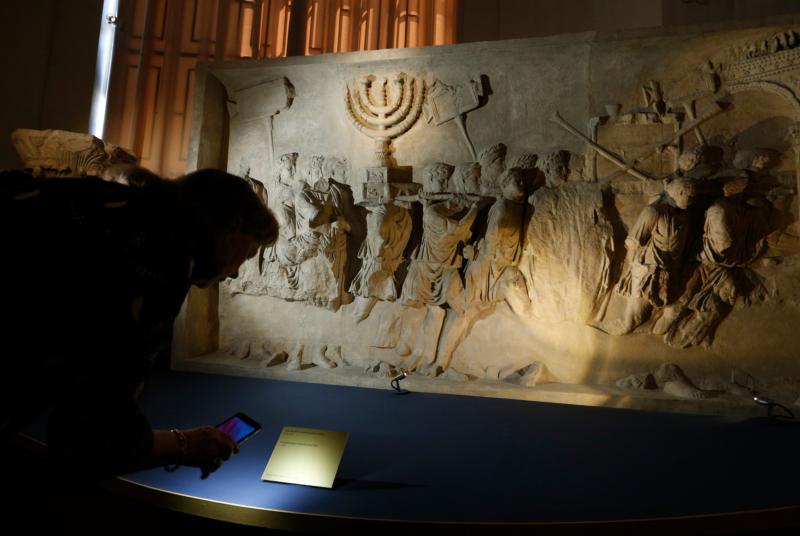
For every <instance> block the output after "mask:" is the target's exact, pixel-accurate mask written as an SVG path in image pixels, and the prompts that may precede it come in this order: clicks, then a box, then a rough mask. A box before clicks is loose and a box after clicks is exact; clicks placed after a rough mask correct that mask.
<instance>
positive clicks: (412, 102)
mask: <svg viewBox="0 0 800 536" xmlns="http://www.w3.org/2000/svg"><path fill="white" fill-rule="evenodd" d="M389 82H390V80H389V79H388V78H387V77H377V76H375V75H369V76H367V77H364V78H361V79H360V80H358V81H357V82H353V83H350V84H347V91H346V96H345V100H346V103H345V109H346V110H347V116H348V117H349V118H350V120H351V121H352V122H353V125H355V127H356V128H357V129H358V130H360V131H361V132H363V133H364V134H366V135H367V136H369V137H370V138H372V139H373V140H375V164H374V165H377V166H385V167H392V165H391V150H390V144H391V141H392V139H394V138H396V137H398V136H400V135H401V134H404V133H405V132H408V130H409V129H410V128H411V127H412V126H414V123H416V121H417V119H419V116H420V112H421V111H422V103H423V101H424V100H425V82H424V81H423V80H420V79H418V78H414V77H412V76H408V75H407V74H406V73H399V74H396V75H395V76H394V77H392V79H391V86H390V85H389Z"/></svg>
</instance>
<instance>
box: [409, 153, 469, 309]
mask: <svg viewBox="0 0 800 536" xmlns="http://www.w3.org/2000/svg"><path fill="white" fill-rule="evenodd" d="M452 169H453V168H452V166H449V165H447V164H441V163H440V164H433V165H430V166H428V167H427V168H426V169H425V176H424V179H423V180H424V183H423V189H424V191H423V193H422V194H421V195H420V202H421V203H422V207H423V208H422V226H423V230H422V242H421V243H420V245H419V246H418V247H417V249H416V250H415V251H414V253H413V255H412V257H411V264H410V266H409V269H408V274H407V275H406V279H405V282H404V283H403V291H402V297H401V302H402V303H403V305H408V306H412V307H421V306H423V305H444V304H448V305H449V306H450V307H452V308H453V309H455V310H456V311H458V312H459V313H460V312H463V310H464V305H465V303H464V286H463V283H462V281H461V275H460V273H459V268H461V255H460V252H459V247H460V246H461V244H463V243H464V242H466V241H467V240H468V239H469V237H470V235H471V234H472V231H471V228H472V223H473V222H474V221H475V217H476V216H477V214H478V210H479V202H478V200H477V199H476V200H470V199H467V198H465V197H463V196H450V197H449V198H448V199H446V200H444V201H436V200H435V197H436V196H435V194H437V193H441V192H442V191H443V190H444V189H445V188H446V187H447V179H448V178H449V176H450V174H451V173H452ZM429 194H434V195H429Z"/></svg>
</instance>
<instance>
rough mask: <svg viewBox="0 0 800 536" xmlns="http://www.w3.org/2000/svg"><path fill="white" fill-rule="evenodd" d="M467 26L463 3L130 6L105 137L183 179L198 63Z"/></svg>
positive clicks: (167, 0)
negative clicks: (296, 16) (299, 17)
mask: <svg viewBox="0 0 800 536" xmlns="http://www.w3.org/2000/svg"><path fill="white" fill-rule="evenodd" d="M297 12H300V13H303V18H304V21H305V24H302V23H298V21H294V24H292V14H293V13H297ZM457 20H458V0H128V1H125V0H123V1H122V3H121V8H120V16H119V26H118V32H117V42H116V44H115V60H114V67H113V73H112V82H111V88H110V91H109V103H108V114H107V117H108V120H107V125H106V136H105V138H106V139H107V140H108V141H111V142H114V143H118V144H120V145H122V146H124V147H127V148H130V149H132V150H133V151H134V152H135V153H136V154H138V155H140V156H141V163H142V165H143V166H145V167H147V168H149V169H151V170H153V171H156V172H159V173H162V174H163V175H165V176H172V177H174V176H177V175H180V174H181V173H183V171H184V169H185V167H186V159H187V153H188V146H189V130H190V128H189V127H190V123H191V107H192V91H193V86H194V72H195V67H196V65H197V63H198V62H201V61H213V60H216V59H238V58H273V57H280V56H286V55H290V53H291V51H297V53H298V54H305V55H315V54H322V53H325V52H347V51H355V50H375V49H379V48H403V47H415V46H425V45H440V44H451V43H455V42H456V27H457Z"/></svg>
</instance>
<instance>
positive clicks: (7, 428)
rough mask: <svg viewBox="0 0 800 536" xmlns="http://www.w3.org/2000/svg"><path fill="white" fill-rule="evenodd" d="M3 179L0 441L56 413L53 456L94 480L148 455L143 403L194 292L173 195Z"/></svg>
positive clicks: (87, 183)
mask: <svg viewBox="0 0 800 536" xmlns="http://www.w3.org/2000/svg"><path fill="white" fill-rule="evenodd" d="M171 186H172V185H171V184H169V183H166V182H165V181H155V182H151V183H148V184H145V185H144V186H142V187H140V188H135V187H129V186H124V185H121V184H114V183H109V182H104V181H102V180H100V179H90V178H80V179H62V178H57V179H34V178H32V177H30V176H29V175H27V174H24V173H20V172H3V173H2V174H0V236H1V237H2V242H1V244H2V251H3V258H4V260H3V261H2V263H0V265H2V267H1V268H0V273H2V279H1V280H2V282H3V289H4V290H3V291H2V295H3V298H2V301H0V303H2V305H3V308H4V309H5V314H4V315H3V316H4V317H5V318H7V319H8V320H6V321H4V322H3V323H2V324H0V336H1V337H2V338H1V339H0V340H2V344H3V348H4V350H3V354H4V355H3V362H4V363H3V366H2V367H3V368H2V373H0V374H2V376H1V377H2V379H1V380H0V402H1V403H2V405H0V418H1V419H2V420H0V438H1V439H0V440H7V439H8V438H9V437H10V436H11V435H13V434H15V433H16V432H17V431H19V430H20V429H21V428H23V427H24V426H25V425H27V424H28V423H30V422H31V421H32V420H34V419H36V418H37V417H40V416H43V415H44V414H45V412H46V411H47V409H48V408H50V407H52V408H53V412H52V414H51V417H50V423H49V434H48V443H49V445H50V449H51V453H52V454H53V456H54V457H55V458H57V459H58V460H60V461H61V462H63V463H65V464H66V465H67V466H68V467H70V468H73V469H75V470H76V471H77V472H78V473H80V474H83V475H84V476H88V477H102V476H110V475H113V474H118V473H121V472H125V471H126V470H128V469H130V468H133V467H136V466H137V464H139V463H140V462H141V461H142V460H143V459H144V458H145V457H146V456H147V455H148V454H149V452H150V450H151V449H152V443H153V437H152V431H151V429H150V425H149V424H148V422H147V420H146V419H145V417H144V416H143V415H142V414H141V412H140V411H139V409H138V405H137V397H138V394H139V392H140V391H141V387H142V385H143V382H144V380H145V378H146V376H147V374H148V371H149V370H150V369H151V367H152V364H153V360H154V358H155V356H157V355H158V354H159V353H163V352H165V351H167V350H168V348H169V344H170V338H171V331H172V330H171V328H172V323H173V321H174V319H175V316H176V315H177V314H178V311H179V309H180V306H181V304H182V302H183V300H184V298H185V296H186V293H187V291H188V289H189V276H190V271H191V263H192V259H191V255H190V253H189V252H190V251H191V250H192V248H191V239H190V236H191V229H188V228H186V223H185V222H186V221H187V220H186V218H185V214H184V212H183V209H182V206H181V202H180V198H179V197H178V196H177V195H176V193H175V191H174V190H175V189H174V188H171Z"/></svg>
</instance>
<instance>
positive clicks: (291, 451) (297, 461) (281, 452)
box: [261, 426, 347, 488]
mask: <svg viewBox="0 0 800 536" xmlns="http://www.w3.org/2000/svg"><path fill="white" fill-rule="evenodd" d="M346 443H347V432H336V431H334V430H319V429H316V428H299V427H297V426H284V427H283V430H282V431H281V435H280V436H279V437H278V442H277V443H276V444H275V448H274V449H273V451H272V456H270V457H269V461H268V462H267V467H266V468H265V469H264V474H263V475H261V480H271V481H272V482H285V483H287V484H303V485H306V486H317V487H321V488H332V487H333V480H334V479H335V478H336V471H337V470H338V469H339V462H341V461H342V454H343V453H344V446H345V444H346Z"/></svg>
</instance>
